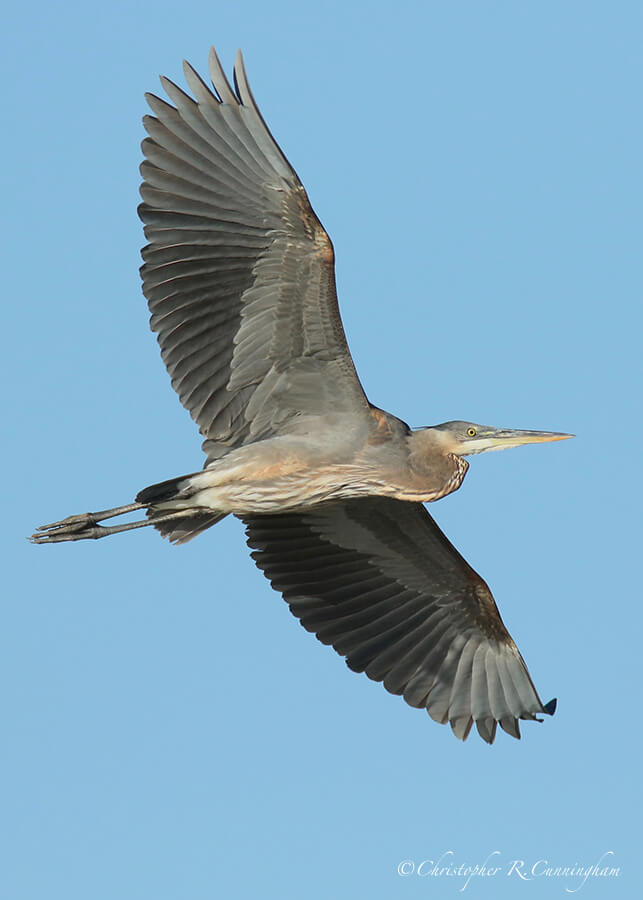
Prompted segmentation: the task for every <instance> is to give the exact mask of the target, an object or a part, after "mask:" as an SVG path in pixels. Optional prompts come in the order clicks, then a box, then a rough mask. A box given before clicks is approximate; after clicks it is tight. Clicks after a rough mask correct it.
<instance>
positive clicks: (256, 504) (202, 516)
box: [32, 51, 570, 743]
mask: <svg viewBox="0 0 643 900" xmlns="http://www.w3.org/2000/svg"><path fill="white" fill-rule="evenodd" d="M210 73H211V78H212V88H210V87H209V86H207V85H206V84H205V82H204V81H202V80H201V78H200V76H199V75H197V73H196V72H195V71H194V70H193V69H192V68H191V67H190V66H188V65H187V64H186V66H185V74H186V79H187V81H188V84H189V86H190V89H191V91H192V94H193V97H190V96H188V95H187V94H185V93H184V92H183V91H182V90H180V88H178V87H177V86H176V85H174V84H173V83H172V82H170V81H168V80H167V79H162V83H163V86H164V88H165V91H166V93H167V94H168V96H169V98H170V100H171V101H172V104H168V103H167V102H165V101H164V100H161V99H160V98H158V97H155V96H154V95H148V98H147V99H148V102H149V104H150V106H151V108H152V111H153V113H154V116H148V117H146V118H145V120H144V123H145V127H146V129H147V131H148V134H149V137H148V138H147V139H146V140H145V141H144V142H143V151H144V155H145V161H144V162H143V164H142V166H141V173H142V175H143V184H142V186H141V195H142V197H143V203H142V204H141V206H140V207H139V214H140V216H141V219H142V220H143V222H144V224H145V234H146V237H147V240H148V244H147V246H146V247H145V249H144V250H143V258H144V265H143V267H142V269H141V274H142V278H143V291H144V293H145V296H146V297H147V300H148V304H149V308H150V312H151V327H152V329H153V331H155V332H156V334H157V337H158V341H159V344H160V347H161V354H162V357H163V360H164V362H165V365H166V367H167V369H168V372H169V374H170V377H171V380H172V385H173V387H174V389H175V390H176V391H177V393H178V395H179V398H180V400H181V402H182V403H183V405H184V406H185V407H186V409H188V411H189V412H190V414H191V415H192V417H193V418H194V420H195V421H196V423H197V424H198V426H199V429H200V431H201V433H202V435H203V437H204V441H203V449H204V452H205V454H206V462H205V466H204V468H203V470H202V471H200V472H194V473H191V474H187V475H182V476H179V477H176V478H172V479H170V480H168V481H165V482H161V483H160V484H155V485H151V486H150V487H148V488H145V489H144V490H142V491H140V492H139V494H138V495H137V497H136V500H135V501H134V502H133V503H129V504H126V505H124V506H118V507H114V508H112V509H108V510H102V511H100V512H94V513H83V514H80V515H76V516H69V517H68V518H66V519H63V520H61V521H59V522H54V523H52V524H51V525H47V526H42V527H41V528H40V529H38V530H37V531H36V533H35V534H34V535H33V537H32V540H33V541H34V542H36V543H59V542H63V541H77V540H82V539H86V538H92V539H95V538H101V537H105V536H107V535H110V534H114V533H117V532H121V531H128V530H131V529H134V528H140V527H143V526H146V525H153V526H155V527H156V528H157V529H158V530H159V531H160V532H161V534H163V535H164V536H167V537H169V539H170V540H171V541H173V542H174V543H179V544H180V543H184V542H185V541H187V540H191V539H192V538H194V537H195V536H196V535H198V534H200V533H201V532H202V531H204V530H205V529H206V528H209V527H210V526H211V525H214V524H215V523H216V522H218V521H219V520H220V519H221V518H223V517H224V516H226V515H228V514H233V515H236V516H238V517H239V518H240V519H242V521H243V522H244V523H245V525H246V531H247V535H248V543H249V545H250V547H251V548H252V550H253V558H254V559H255V561H256V562H257V565H258V566H259V567H260V568H261V569H262V570H263V572H264V573H265V574H266V576H267V577H268V578H269V579H270V581H271V583H272V585H273V586H274V587H275V588H276V589H277V590H279V591H281V593H282V594H283V596H284V598H285V599H286V600H287V601H288V603H289V604H290V607H291V609H292V611H293V612H294V613H295V615H297V616H298V617H299V618H300V619H301V622H302V624H303V625H304V627H305V628H306V629H307V630H310V631H313V632H314V633H315V634H316V635H317V637H318V638H319V639H320V640H321V641H322V642H324V643H328V644H332V646H333V647H335V649H336V650H337V651H338V652H339V653H340V654H342V655H344V656H345V657H346V660H347V663H348V665H349V666H350V667H351V668H352V669H354V670H356V671H363V672H366V674H367V675H368V676H369V677H370V678H373V679H375V680H379V681H382V682H383V683H384V685H385V687H386V688H387V689H388V690H389V691H391V692H393V693H398V694H402V695H403V696H404V699H405V700H406V701H407V702H408V703H409V704H410V705H412V706H417V707H423V708H425V709H426V710H427V711H428V713H429V714H430V715H431V716H432V717H433V718H434V719H436V720H437V721H439V722H449V723H450V724H451V727H452V729H453V731H454V733H455V734H456V736H457V737H459V738H462V739H464V738H466V736H467V735H468V733H469V731H470V729H471V727H472V726H473V724H474V723H475V724H476V727H477V729H478V732H479V733H480V735H481V736H482V737H483V739H484V740H486V741H488V742H489V743H492V742H493V740H494V737H495V733H496V726H497V724H498V723H499V724H500V725H501V727H502V728H503V729H504V730H505V731H507V732H508V733H509V734H512V735H513V736H515V737H519V729H518V720H519V719H531V720H534V719H536V718H537V715H538V714H539V713H552V712H553V709H554V706H553V702H552V703H550V704H546V705H545V704H543V703H542V701H541V700H540V698H539V696H538V694H537V692H536V689H535V687H534V685H533V682H532V681H531V678H530V676H529V673H528V671H527V668H526V666H525V664H524V661H523V660H522V657H521V656H520V653H519V652H518V650H517V648H516V646H515V644H514V642H513V640H512V639H511V637H510V635H509V633H508V632H507V630H506V628H505V626H504V624H503V623H502V620H501V618H500V615H499V613H498V610H497V608H496V605H495V602H494V600H493V597H492V595H491V593H490V591H489V588H488V587H487V585H486V584H485V582H484V581H483V580H482V579H481V578H480V576H479V575H478V574H477V573H476V572H474V571H473V569H471V567H470V566H469V565H468V564H467V563H466V561H465V560H464V559H463V558H462V557H461V556H460V554H459V553H458V552H457V550H455V548H454V547H453V546H452V545H451V544H450V543H449V541H448V540H447V539H446V537H445V536H444V535H443V534H442V532H441V531H440V529H439V528H438V526H437V525H436V524H435V522H434V521H433V519H432V518H431V516H430V515H429V514H428V512H427V510H426V508H425V507H424V506H423V503H427V502H433V501H435V500H439V499H440V498H441V497H444V496H445V495H446V494H449V493H451V492H452V491H454V490H456V489H457V488H459V487H460V485H461V483H462V480H463V478H464V476H465V474H466V472H467V468H468V463H467V461H466V459H465V457H466V456H468V455H471V454H475V453H480V452H485V451H489V450H497V449H505V448H508V447H512V446H518V445H520V444H524V443H534V442H541V441H553V440H561V439H563V438H566V437H570V435H567V434H562V433H558V432H539V431H521V430H514V429H500V428H495V427H491V426H484V425H478V424H475V423H471V422H462V421H453V422H447V423H444V424H442V425H437V426H433V427H430V428H423V429H417V430H412V429H410V428H409V427H408V425H406V424H405V423H404V422H402V421H401V420H400V419H398V418H396V417H395V416H393V415H391V414H390V413H387V412H384V411H383V410H381V409H378V408H377V407H375V406H373V405H372V404H371V403H370V402H369V401H368V399H367V397H366V394H365V393H364V390H363V388H362V386H361V384H360V382H359V379H358V376H357V373H356V371H355V367H354V365H353V361H352V359H351V356H350V352H349V350H348V346H347V343H346V338H345V335H344V331H343V328H342V324H341V318H340V315H339V309H338V305H337V296H336V290H335V275H334V252H333V248H332V244H331V242H330V239H329V237H328V235H327V234H326V232H325V230H324V228H323V227H322V225H321V223H320V222H319V219H318V218H317V216H316V215H315V213H314V211H313V209H312V207H311V205H310V202H309V200H308V197H307V195H306V192H305V190H304V188H303V186H302V184H301V182H300V181H299V178H298V176H297V174H296V173H295V171H294V169H293V168H292V167H291V165H290V163H289V162H288V161H287V159H286V157H285V156H284V155H283V153H282V151H281V149H280V148H279V146H278V145H277V143H276V142H275V140H274V138H273V137H272V135H271V134H270V132H269V130H268V128H267V126H266V124H265V122H264V120H263V118H262V117H261V114H260V112H259V110H258V108H257V105H256V103H255V100H254V98H253V96H252V93H251V92H250V88H249V86H248V82H247V77H246V73H245V69H244V66H243V61H242V59H241V56H240V55H239V56H238V58H237V62H236V65H235V80H234V85H235V86H234V89H233V88H232V86H231V85H230V84H229V82H228V81H227V79H226V77H225V74H224V73H223V70H222V68H221V65H220V63H219V60H218V58H217V56H216V54H215V53H214V51H212V53H211V57H210ZM140 509H144V510H145V513H146V519H143V520H140V521H135V522H126V523H122V524H117V525H111V526H110V525H103V524H100V523H102V522H105V521H108V520H110V519H113V518H115V517H118V516H120V515H123V514H126V513H129V512H132V511H135V510H140Z"/></svg>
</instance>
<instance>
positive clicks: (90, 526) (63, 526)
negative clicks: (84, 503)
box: [29, 513, 104, 544]
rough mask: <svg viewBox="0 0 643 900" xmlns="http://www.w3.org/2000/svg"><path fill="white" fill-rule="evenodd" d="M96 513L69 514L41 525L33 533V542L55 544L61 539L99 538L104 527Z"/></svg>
mask: <svg viewBox="0 0 643 900" xmlns="http://www.w3.org/2000/svg"><path fill="white" fill-rule="evenodd" d="M96 515H97V514H96V513H79V514H78V515H76V516H67V518H66V519H61V520H60V521H59V522H52V523H51V524H50V525H41V526H40V527H39V528H37V529H36V531H35V533H34V534H32V535H31V537H30V538H29V540H30V541H31V543H32V544H55V543H58V542H60V541H82V540H85V539H87V538H98V537H101V536H102V534H103V533H104V529H103V528H101V526H100V525H98V524H97V518H96Z"/></svg>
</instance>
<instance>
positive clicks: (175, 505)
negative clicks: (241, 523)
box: [136, 473, 227, 544]
mask: <svg viewBox="0 0 643 900" xmlns="http://www.w3.org/2000/svg"><path fill="white" fill-rule="evenodd" d="M195 474H198V473H195ZM191 477H192V476H191V475H181V476H180V477H179V478H170V479H168V480H167V481H160V482H159V483H158V484H151V485H150V486H149V487H146V488H144V489H143V490H142V491H139V493H138V494H137V495H136V502H137V503H140V504H141V505H142V506H146V507H147V511H146V516H147V517H148V519H149V520H150V521H149V523H148V524H150V525H154V527H155V528H156V530H157V531H159V532H160V533H161V534H162V535H163V537H166V538H168V539H169V540H170V541H171V542H172V543H173V544H186V543H187V542H188V541H191V540H192V538H194V537H196V536H197V535H198V534H201V532H202V531H205V530H206V528H210V527H211V526H212V525H216V523H217V522H220V521H221V519H224V518H225V517H226V515H227V513H224V512H222V513H219V512H217V511H216V510H212V509H195V508H191V509H190V508H189V507H187V504H189V496H190V486H191ZM186 507H187V508H186ZM175 514H176V515H175Z"/></svg>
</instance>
